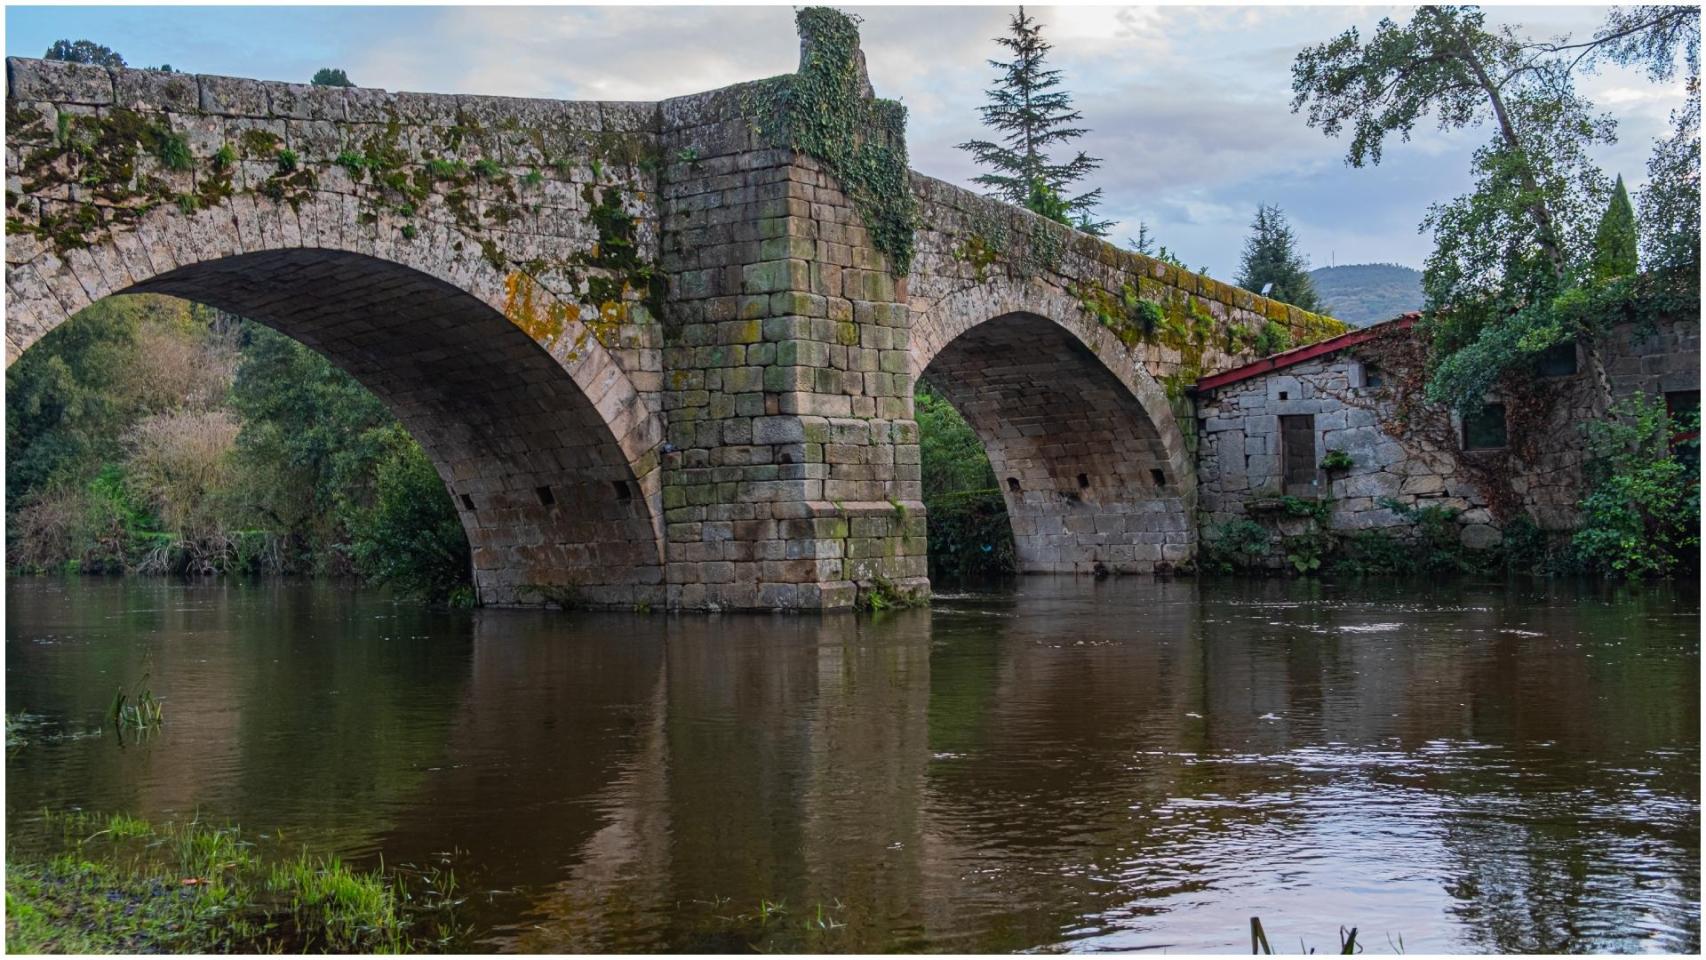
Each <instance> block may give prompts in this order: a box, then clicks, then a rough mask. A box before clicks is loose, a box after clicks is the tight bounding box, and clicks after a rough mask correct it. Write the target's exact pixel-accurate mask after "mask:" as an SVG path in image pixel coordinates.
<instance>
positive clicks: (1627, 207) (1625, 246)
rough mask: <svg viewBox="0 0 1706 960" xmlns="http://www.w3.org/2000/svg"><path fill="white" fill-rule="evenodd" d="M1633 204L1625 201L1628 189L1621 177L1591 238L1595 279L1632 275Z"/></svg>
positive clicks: (1634, 267)
mask: <svg viewBox="0 0 1706 960" xmlns="http://www.w3.org/2000/svg"><path fill="white" fill-rule="evenodd" d="M1637 244H1638V240H1637V238H1636V234H1635V208H1634V207H1633V206H1632V205H1631V204H1630V203H1629V191H1628V190H1627V189H1625V188H1624V186H1623V178H1622V177H1621V176H1619V177H1618V178H1617V186H1616V187H1614V188H1613V189H1612V191H1611V203H1609V204H1608V205H1607V206H1606V208H1605V215H1604V216H1602V217H1600V220H1599V230H1598V231H1597V232H1596V233H1595V234H1594V238H1593V278H1594V279H1595V280H1599V281H1605V280H1610V279H1612V278H1614V277H1632V276H1634V275H1635V272H1636V270H1637V269H1639V266H1640V260H1639V256H1638V254H1637V252H1636V249H1637Z"/></svg>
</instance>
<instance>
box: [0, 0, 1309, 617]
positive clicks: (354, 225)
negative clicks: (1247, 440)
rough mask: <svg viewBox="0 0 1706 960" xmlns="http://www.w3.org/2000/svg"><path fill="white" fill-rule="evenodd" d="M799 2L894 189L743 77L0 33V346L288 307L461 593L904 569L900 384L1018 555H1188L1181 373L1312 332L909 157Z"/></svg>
mask: <svg viewBox="0 0 1706 960" xmlns="http://www.w3.org/2000/svg"><path fill="white" fill-rule="evenodd" d="M808 14H809V16H808ZM801 16H802V17H803V18H806V19H802V21H801V22H802V23H805V22H806V20H807V19H809V20H810V21H811V22H813V23H816V24H818V25H819V27H821V28H823V29H825V30H827V31H828V32H827V33H826V34H824V37H829V39H827V40H824V41H823V42H822V43H816V44H814V43H807V44H805V45H803V48H802V57H803V58H804V59H803V63H802V69H803V70H804V69H806V68H808V67H809V68H810V69H811V70H815V71H817V72H816V73H813V74H811V75H810V78H809V79H812V80H813V81H814V82H815V81H823V80H824V79H825V77H829V79H830V80H833V81H835V82H836V83H840V84H841V87H840V89H841V90H842V94H837V95H849V96H853V97H857V98H860V99H857V100H855V101H852V102H851V103H852V106H854V107H859V106H860V105H863V106H864V107H869V109H842V108H846V107H848V106H849V104H848V103H847V102H840V101H832V102H829V103H828V106H829V107H830V108H833V109H840V116H842V117H843V119H845V118H846V117H862V118H863V119H862V120H860V121H859V122H860V123H864V124H865V126H864V127H861V128H860V129H858V130H857V131H853V132H850V133H849V135H850V136H854V137H856V138H857V139H855V140H854V141H852V142H854V143H856V144H858V145H860V147H861V149H863V148H864V147H866V146H870V145H872V144H873V143H875V144H877V145H878V146H880V147H883V148H886V149H889V151H890V152H888V153H887V154H884V153H882V151H881V150H879V151H878V152H877V153H875V154H871V153H870V152H869V151H867V152H866V153H865V154H859V156H866V157H872V156H874V157H876V158H877V161H881V162H889V166H888V168H887V169H885V170H884V171H883V173H884V175H885V176H888V179H887V180H883V181H882V182H884V183H890V182H895V183H899V184H900V185H901V186H900V189H901V190H903V191H904V190H906V189H910V190H911V192H912V199H913V200H915V201H916V203H915V204H907V203H904V202H902V203H895V202H892V201H893V200H894V194H893V192H892V191H891V192H890V193H889V194H886V195H885V197H883V198H877V199H876V201H873V197H872V196H871V188H870V184H869V183H860V184H853V185H849V184H847V183H844V182H841V181H840V180H839V179H838V177H837V176H836V175H835V174H834V173H833V172H832V170H836V169H839V170H842V171H844V172H845V171H848V170H856V169H858V168H856V167H849V166H847V165H846V164H847V163H848V162H849V161H848V159H847V157H848V156H850V155H852V154H850V153H846V152H844V151H840V150H837V149H822V147H823V146H824V144H823V143H822V142H821V141H817V143H818V148H817V152H816V153H813V152H811V151H808V150H805V149H799V150H796V149H793V148H791V147H778V146H777V144H776V137H775V131H774V129H765V128H766V126H767V125H770V124H771V120H770V119H769V118H770V116H771V114H770V113H769V112H767V111H770V110H772V109H773V108H774V107H775V104H776V100H775V97H776V95H777V92H778V91H779V90H781V89H783V87H782V86H781V85H779V84H780V80H781V78H772V79H771V80H768V81H759V82H758V83H754V84H744V85H741V86H736V87H731V88H728V89H725V90H719V91H712V92H710V93H704V94H699V95H695V96H689V97H681V98H677V99H673V100H667V101H664V102H661V103H609V102H603V103H595V102H562V101H547V100H522V99H512V98H504V97H470V96H446V95H435V94H415V93H391V92H387V91H383V90H371V89H361V88H348V89H344V88H318V87H311V86H304V85H300V84H285V83H270V82H263V81H257V80H246V79H240V78H231V77H213V76H195V75H185V74H163V73H158V72H152V71H144V70H107V69H104V68H100V67H93V66H86V65H79V64H67V63H52V62H44V61H35V60H17V59H13V60H8V61H7V100H6V109H7V119H8V123H7V130H6V179H7V195H6V217H7V220H6V285H7V294H8V301H7V315H6V356H7V361H8V362H11V361H12V360H14V359H16V357H17V356H18V355H19V354H20V353H21V352H23V351H24V350H27V349H29V348H30V346H31V345H32V344H34V343H36V342H37V341H38V340H39V339H40V338H41V337H42V336H43V335H44V334H46V333H47V332H48V331H50V330H52V329H53V328H55V327H56V326H58V325H59V324H60V323H63V322H64V321H65V320H66V319H68V318H70V317H72V316H74V315H75V314H76V313H77V312H78V311H79V310H81V309H83V308H84V307H86V306H88V305H89V304H90V303H93V302H94V301H97V300H99V299H101V298H103V297H107V296H111V295H114V294H121V293H127V292H158V293H168V294H172V295H175V296H181V297H185V298H188V299H192V300H197V301H200V302H204V303H208V304H211V305H213V306H216V307H220V308H221V309H225V310H229V311H231V312H233V313H237V314H240V315H242V316H246V317H250V318H252V319H254V320H256V321H258V322H261V323H264V324H267V325H269V326H272V327H274V328H276V329H278V330H280V331H282V332H284V333H286V334H288V335H290V336H292V337H295V338H297V339H298V340H300V341H302V342H303V343H305V344H307V345H308V346H310V347H312V348H314V349H316V350H318V351H320V352H322V353H323V354H325V355H326V356H327V357H328V358H330V360H331V361H332V362H333V363H335V364H337V365H338V366H339V367H341V368H343V369H345V370H347V371H349V372H350V373H351V374H352V375H354V376H355V377H356V378H357V379H358V380H360V381H361V382H362V383H363V384H364V385H366V386H367V387H368V388H369V389H371V390H373V391H374V393H375V394H376V395H378V396H379V397H380V398H381V400H383V401H384V402H385V403H386V404H387V405H388V406H389V407H390V409H392V410H393V411H394V412H395V413H396V414H397V416H398V418H399V419H400V420H401V421H402V423H403V424H404V426H405V427H406V428H407V429H408V430H409V431H410V433H411V434H412V435H413V436H415V437H416V438H417V439H418V440H419V441H420V442H421V444H422V446H423V448H424V449H425V450H426V452H427V454H428V456H429V457H430V458H431V459H432V461H433V463H434V465H435V467H436V468H437V470H438V472H439V475H440V477H441V478H442V479H443V480H444V483H445V485H446V487H447V488H448V490H449V491H450V494H451V497H452V499H453V500H454V502H455V503H456V505H457V510H458V512H459V514H460V516H461V519H462V522H463V524H464V526H465V527H466V529H467V530H468V534H469V538H470V541H471V543H472V545H473V550H474V579H475V583H476V587H477V589H478V591H479V595H480V598H481V600H482V601H483V602H486V603H492V604H529V603H535V604H536V603H555V604H563V605H587V606H597V607H645V608H665V607H667V608H671V609H684V610H736V609H756V610H819V609H839V608H845V607H848V606H851V605H854V604H855V603H856V602H857V601H858V599H859V597H860V594H861V593H862V592H866V591H872V590H883V591H888V590H893V591H896V592H899V593H901V594H908V593H911V594H922V593H925V592H927V591H928V589H929V584H928V581H927V580H926V579H925V570H926V564H925V548H926V544H925V530H926V524H925V519H926V518H925V515H924V507H923V504H922V502H921V486H920V463H919V451H918V427H917V424H916V422H915V421H914V419H913V406H912V398H913V390H914V387H915V385H916V383H917V382H918V380H919V378H921V377H926V376H927V377H929V378H931V379H932V380H933V381H934V382H936V383H938V385H940V386H941V387H942V388H943V390H944V392H946V393H947V394H948V395H949V396H950V397H951V398H952V399H953V401H954V403H955V404H956V405H958V406H959V407H960V409H961V410H962V411H964V412H965V413H966V414H967V416H968V419H970V420H971V422H972V423H973V425H974V426H975V427H976V428H977V430H978V432H979V435H980V436H981V437H982V438H983V440H984V442H985V445H986V447H987V448H988V450H989V451H990V454H991V456H992V458H993V459H994V461H995V462H996V465H997V471H998V473H999V474H1000V475H1001V477H1002V481H1003V486H1004V491H1005V493H1006V495H1007V497H1008V504H1009V508H1010V511H1011V514H1012V516H1013V519H1014V524H1015V529H1016V532H1017V534H1018V539H1019V543H1020V556H1021V561H1022V565H1023V567H1024V569H1025V570H1027V571H1032V572H1063V573H1064V572H1081V573H1090V572H1102V571H1109V572H1145V571H1149V570H1154V569H1159V568H1161V567H1162V566H1163V565H1165V564H1169V563H1178V562H1181V561H1184V560H1187V559H1189V557H1190V556H1191V554H1192V552H1193V551H1194V549H1195V527H1194V524H1193V514H1194V504H1195V498H1196V483H1195V470H1194V469H1193V464H1192V462H1191V448H1190V446H1189V444H1188V442H1187V438H1188V437H1189V436H1190V434H1191V430H1190V428H1191V426H1192V425H1193V424H1192V418H1190V417H1185V418H1184V420H1183V421H1180V420H1179V419H1178V416H1177V410H1176V409H1175V406H1176V404H1177V403H1178V402H1179V400H1180V397H1181V394H1180V391H1179V389H1178V387H1179V385H1180V384H1182V383H1184V382H1188V381H1189V380H1190V379H1192V378H1194V377H1195V376H1196V375H1198V374H1199V373H1203V372H1212V371H1214V370H1217V369H1221V368H1223V367H1225V366H1230V365H1235V364H1238V363H1242V362H1244V361H1246V360H1248V359H1249V358H1250V356H1251V353H1250V351H1251V344H1252V342H1253V340H1254V337H1255V332H1256V331H1257V329H1258V328H1259V327H1261V326H1262V325H1267V324H1277V325H1279V326H1282V327H1284V328H1286V329H1287V330H1288V331H1289V332H1290V333H1291V334H1292V336H1293V337H1294V338H1298V339H1306V338H1309V337H1312V336H1319V335H1322V334H1324V333H1328V332H1332V331H1334V330H1335V329H1336V325H1335V324H1334V323H1333V321H1331V320H1329V319H1327V318H1324V317H1316V316H1314V315H1311V314H1305V313H1303V312H1301V311H1298V310H1296V309H1295V308H1292V307H1288V306H1286V305H1285V304H1280V303H1276V302H1273V301H1268V300H1265V299H1263V298H1260V297H1256V296H1255V295H1253V294H1250V293H1248V292H1247V291H1241V290H1237V289H1235V288H1232V287H1229V286H1227V285H1225V284H1221V283H1218V282H1216V281H1213V280H1211V279H1209V278H1206V277H1200V276H1197V275H1195V274H1191V273H1189V272H1187V271H1182V270H1177V269H1175V268H1173V267H1171V266H1169V265H1166V264H1160V263H1157V262H1155V261H1153V260H1150V259H1148V258H1145V257H1141V256H1139V255H1137V254H1132V253H1127V252H1123V251H1119V250H1117V249H1116V248H1114V247H1112V246H1110V245H1108V244H1106V243H1103V242H1102V241H1100V240H1097V239H1095V238H1093V237H1087V236H1084V235H1081V234H1077V233H1075V232H1073V231H1072V230H1070V229H1068V228H1066V227H1064V226H1061V225H1058V224H1053V223H1050V222H1047V221H1043V220H1040V219H1039V218H1037V217H1035V216H1034V215H1032V214H1030V213H1028V212H1026V211H1021V210H1016V209H1014V208H1011V207H1008V206H1006V205H1004V204H1001V203H999V202H997V201H994V200H991V199H988V198H984V197H978V196H975V195H973V194H970V193H967V192H966V191H963V190H959V189H957V188H954V187H951V186H949V185H947V184H943V183H940V182H937V181H933V180H930V179H928V178H926V177H921V176H918V175H916V174H914V175H911V177H910V179H908V177H907V171H906V170H905V167H904V164H903V163H900V162H899V160H903V159H904V153H903V152H900V151H899V150H898V149H897V148H899V147H901V146H903V137H904V130H903V126H904V124H903V115H904V111H902V110H901V109H900V108H899V107H898V105H895V104H886V103H884V104H878V103H876V102H875V101H871V100H869V99H868V98H869V97H870V96H871V91H870V85H869V81H868V78H866V77H865V76H864V74H863V66H862V64H863V56H862V54H859V52H858V50H857V48H856V45H855V46H854V47H852V48H847V47H846V43H847V42H848V37H849V36H852V37H853V39H854V40H855V41H856V35H854V34H852V33H850V32H849V31H851V30H852V23H851V21H848V20H846V19H845V18H841V19H839V20H838V19H837V18H838V17H839V15H837V14H834V13H833V12H829V11H822V10H816V11H802V14H801ZM831 34H833V36H832V37H831V36H830V35H831ZM820 39H822V38H820ZM838 44H839V46H838ZM827 56H835V57H839V58H844V59H842V60H837V61H836V62H837V63H843V64H845V65H846V68H847V69H848V70H856V71H857V75H856V76H845V75H843V74H840V73H834V72H833V71H831V72H830V73H827V74H826V73H825V72H824V69H825V68H824V61H821V60H817V59H813V58H816V57H827ZM837 69H839V68H837ZM803 76H806V74H805V73H802V74H799V75H796V78H797V77H803ZM831 86H834V84H831ZM792 89H796V90H798V89H807V90H811V91H815V93H814V95H820V96H821V95H823V90H824V89H826V88H825V87H823V86H822V84H819V85H817V86H813V85H812V84H811V83H803V82H802V84H801V86H800V87H797V88H792ZM766 104H768V106H766ZM814 129H815V128H814ZM872 138H876V139H874V140H873V139H872ZM789 142H791V143H795V144H798V143H799V141H789ZM830 146H831V147H833V146H834V145H833V144H831V145H830ZM884 157H886V158H887V160H884ZM896 158H899V159H896ZM890 161H892V162H890ZM837 163H840V164H843V165H842V166H836V164H837ZM879 165H880V164H879ZM854 176H855V177H857V176H858V174H857V173H855V174H854ZM901 195H902V196H904V193H903V194H901ZM873 211H877V212H875V213H873ZM867 215H869V216H873V218H874V219H875V221H876V222H875V223H867V222H865V220H864V217H865V216H867ZM905 216H912V217H914V218H915V219H914V221H913V222H912V223H911V226H912V227H913V228H914V229H912V230H911V233H910V240H911V242H910V244H908V243H906V242H905V241H906V240H907V239H908V234H907V231H906V229H905V227H906V226H907V225H908V224H907V223H906V222H904V217H905ZM885 251H887V252H885ZM891 255H892V256H891ZM897 257H898V259H896V258H897ZM908 258H910V261H909V262H908ZM1144 304H1148V306H1143V305H1144Z"/></svg>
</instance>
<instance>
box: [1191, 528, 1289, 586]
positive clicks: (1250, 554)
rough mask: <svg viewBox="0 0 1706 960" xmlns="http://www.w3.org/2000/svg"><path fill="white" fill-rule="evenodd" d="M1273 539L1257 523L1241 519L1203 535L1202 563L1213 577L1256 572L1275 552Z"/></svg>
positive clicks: (1209, 529) (1210, 529)
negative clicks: (1216, 574) (1247, 571)
mask: <svg viewBox="0 0 1706 960" xmlns="http://www.w3.org/2000/svg"><path fill="white" fill-rule="evenodd" d="M1273 539H1274V538H1273V535H1272V534H1271V533H1269V532H1268V528H1267V527H1264V526H1262V525H1261V524H1259V523H1257V522H1256V521H1254V520H1250V519H1247V518H1243V517H1240V518H1238V519H1237V520H1228V521H1226V522H1225V523H1217V524H1215V525H1214V526H1212V527H1209V528H1208V529H1207V530H1205V531H1203V538H1202V544H1201V549H1200V550H1199V551H1198V554H1199V557H1200V559H1199V563H1200V565H1201V566H1202V568H1203V569H1204V570H1207V571H1209V572H1211V573H1234V572H1237V571H1241V570H1254V569H1257V568H1259V567H1261V566H1262V565H1263V561H1265V560H1266V559H1267V557H1268V555H1269V554H1270V553H1272V552H1273Z"/></svg>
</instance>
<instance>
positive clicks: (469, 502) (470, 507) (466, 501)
mask: <svg viewBox="0 0 1706 960" xmlns="http://www.w3.org/2000/svg"><path fill="white" fill-rule="evenodd" d="M462 507H463V509H465V510H467V511H468V512H469V513H473V512H474V498H473V497H470V496H468V495H467V494H466V493H464V494H463V495H462Z"/></svg>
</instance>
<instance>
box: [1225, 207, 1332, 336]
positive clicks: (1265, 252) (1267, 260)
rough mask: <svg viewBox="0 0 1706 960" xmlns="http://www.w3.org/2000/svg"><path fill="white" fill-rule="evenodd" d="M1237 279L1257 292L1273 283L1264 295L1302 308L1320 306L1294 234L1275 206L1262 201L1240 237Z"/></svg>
mask: <svg viewBox="0 0 1706 960" xmlns="http://www.w3.org/2000/svg"><path fill="white" fill-rule="evenodd" d="M1237 283H1238V285H1239V286H1240V287H1243V288H1244V289H1246V290H1253V291H1256V292H1257V293H1260V292H1261V290H1262V287H1263V286H1264V285H1266V284H1270V283H1271V284H1273V289H1271V290H1269V291H1268V292H1267V295H1268V296H1270V297H1272V298H1274V299H1275V300H1279V301H1281V302H1283V303H1289V304H1291V305H1292V306H1294V307H1300V308H1302V309H1304V310H1310V311H1316V312H1319V311H1320V310H1321V301H1320V298H1319V297H1317V296H1316V295H1315V284H1314V283H1312V282H1310V280H1309V262H1308V261H1307V260H1305V259H1304V258H1303V256H1302V255H1301V254H1299V253H1298V252H1297V237H1296V236H1295V235H1293V234H1292V232H1291V223H1290V222H1289V221H1287V220H1286V217H1285V212H1284V211H1282V210H1281V209H1280V208H1279V207H1276V206H1271V205H1269V204H1265V203H1264V204H1262V205H1260V206H1258V207H1257V208H1256V219H1255V220H1252V221H1251V222H1250V237H1249V239H1247V240H1245V241H1244V262H1243V264H1242V265H1241V266H1240V267H1239V268H1238V279H1237Z"/></svg>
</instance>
